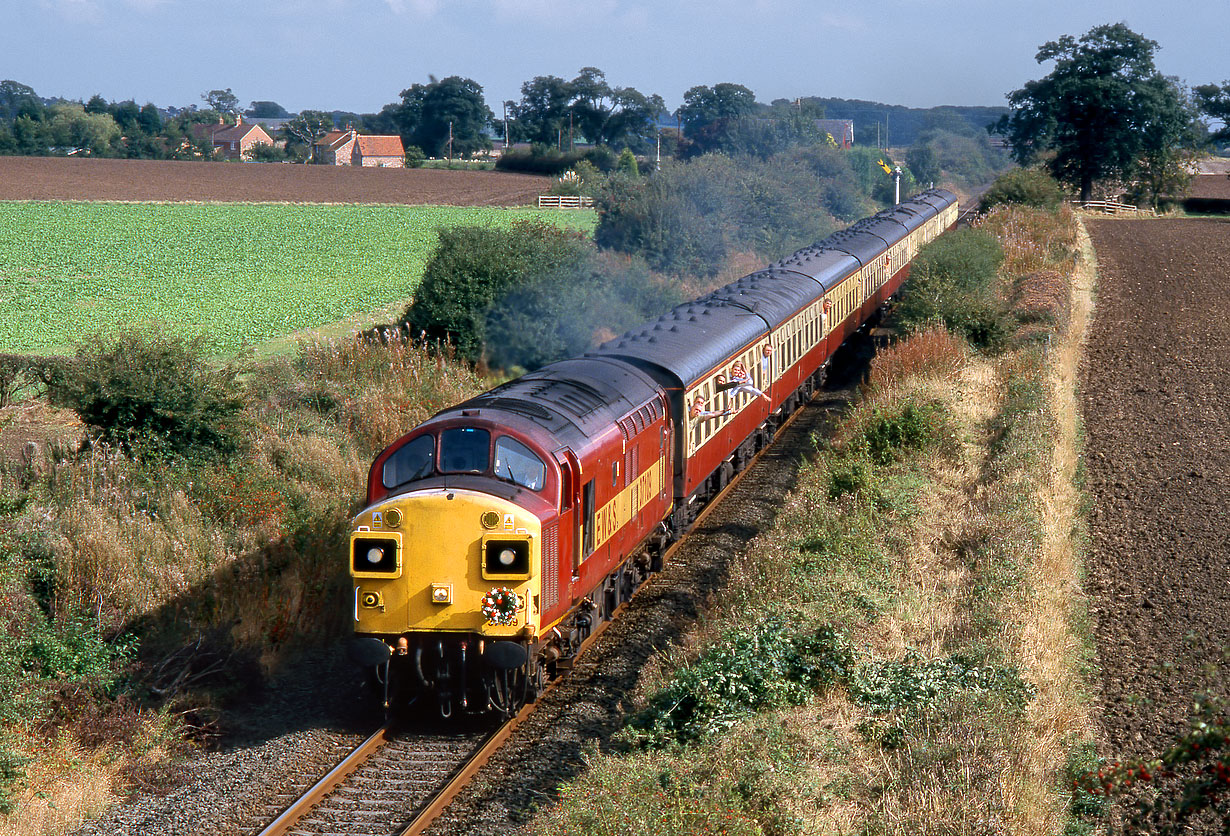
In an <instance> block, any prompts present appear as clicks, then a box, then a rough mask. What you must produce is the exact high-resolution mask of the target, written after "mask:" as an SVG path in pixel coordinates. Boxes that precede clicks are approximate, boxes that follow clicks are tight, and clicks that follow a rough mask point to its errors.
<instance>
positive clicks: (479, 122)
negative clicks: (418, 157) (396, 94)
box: [398, 75, 494, 157]
mask: <svg viewBox="0 0 1230 836" xmlns="http://www.w3.org/2000/svg"><path fill="white" fill-rule="evenodd" d="M430 78H431V81H430V83H428V84H415V85H413V86H412V87H410V88H408V89H406V90H402V91H401V101H402V106H401V111H400V113H399V114H398V121H399V123H400V125H401V136H402V141H403V142H405V143H406V145H408V146H409V145H415V146H418V147H419V148H421V149H423V150H424V151H425V152H427V153H428V154H430V155H432V156H443V155H444V154H446V153H450V152H451V153H453V154H456V155H459V156H462V157H469V156H471V155H472V154H473V153H474V152H475V151H479V150H482V149H485V148H490V147H491V139H490V138H489V137H488V136H487V133H486V130H487V126H488V125H490V124H491V121H492V119H493V118H494V117H493V116H492V113H491V109H490V108H488V107H487V103H486V101H485V100H484V99H483V88H482V85H480V84H479V83H478V82H477V81H474V80H473V79H469V78H462V77H460V76H455V75H453V76H449V77H448V78H444V79H440V80H439V81H437V80H436V79H435V77H434V76H432V77H430ZM450 137H451V141H452V144H451V147H450Z"/></svg>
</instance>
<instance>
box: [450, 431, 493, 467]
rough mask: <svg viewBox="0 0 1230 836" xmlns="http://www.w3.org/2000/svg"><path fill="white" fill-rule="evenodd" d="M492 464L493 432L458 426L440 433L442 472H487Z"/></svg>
mask: <svg viewBox="0 0 1230 836" xmlns="http://www.w3.org/2000/svg"><path fill="white" fill-rule="evenodd" d="M490 464H491V433H489V432H487V431H486V430H480V429H478V428H476V427H458V428H456V429H451V430H445V431H444V432H442V433H440V472H441V473H486V472H487V468H488V467H489V466H490Z"/></svg>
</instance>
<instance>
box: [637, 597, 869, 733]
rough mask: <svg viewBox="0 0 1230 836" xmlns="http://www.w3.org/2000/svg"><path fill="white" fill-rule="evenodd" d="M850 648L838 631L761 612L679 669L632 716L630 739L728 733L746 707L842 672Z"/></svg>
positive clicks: (778, 701)
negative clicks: (795, 624)
mask: <svg viewBox="0 0 1230 836" xmlns="http://www.w3.org/2000/svg"><path fill="white" fill-rule="evenodd" d="M853 661H854V652H853V649H852V648H851V646H850V645H849V642H848V640H847V639H846V638H845V636H844V635H843V634H842V633H840V632H838V631H836V630H834V629H832V628H831V627H823V628H820V629H818V630H815V631H814V632H811V633H809V634H808V633H799V632H796V631H795V630H793V629H790V628H787V627H786V626H785V624H784V622H783V621H782V620H781V619H779V618H773V617H769V618H766V619H763V620H761V621H759V622H758V623H757V624H755V625H753V626H752V627H750V628H746V629H742V630H733V631H731V632H729V633H727V634H726V635H725V636H724V637H723V638H722V639H721V640H720V641H719V642H717V643H716V644H714V645H713V646H711V647H709V648H708V649H707V650H706V651H705V653H704V654H702V656H701V657H700V658H699V659H698V660H697V661H696V663H695V664H693V665H691V666H689V667H687V668H684V669H683V670H681V671H680V672H679V673H678V674H676V676H675V677H674V679H672V680H671V682H670V683H669V684H668V685H667V686H666V687H665V688H664V689H663V690H662V691H660V692H659V693H658V694H656V695H654V696H653V697H652V698H651V699H650V701H649V706H648V707H647V708H646V709H645V711H644V712H642V713H641V714H640V715H638V716H637V717H636V718H634V719H633V721H632V723H631V728H632V729H633V730H635V734H633V735H632V737H633V739H635V740H637V741H638V742H641V743H646V744H650V745H662V744H664V743H667V742H676V743H682V742H686V741H689V740H698V739H702V738H706V737H710V736H712V735H714V734H716V733H719V732H724V731H728V730H729V729H730V728H731V727H732V726H733V725H734V724H735V723H736V722H737V721H738V719H739V717H741V716H743V715H746V714H747V713H748V712H750V711H753V710H761V709H767V708H774V707H779V706H783V705H791V704H799V703H801V702H803V701H804V700H806V699H807V698H808V697H809V696H810V695H811V694H812V693H814V692H815V691H816V690H817V689H819V688H823V687H825V686H827V685H831V684H833V683H834V682H838V681H843V680H844V679H845V678H846V677H848V676H849V672H850V669H851V665H852V664H853Z"/></svg>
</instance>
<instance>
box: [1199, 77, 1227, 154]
mask: <svg viewBox="0 0 1230 836" xmlns="http://www.w3.org/2000/svg"><path fill="white" fill-rule="evenodd" d="M1192 92H1193V93H1194V94H1195V95H1196V106H1197V107H1199V108H1200V110H1201V112H1202V113H1204V115H1205V116H1208V117H1209V118H1211V119H1216V120H1218V121H1220V122H1221V129H1220V130H1218V131H1214V132H1213V134H1212V136H1211V137H1210V138H1211V139H1214V140H1223V139H1230V81H1223V82H1222V83H1221V84H1220V85H1218V84H1201V85H1199V86H1197V87H1193V88H1192Z"/></svg>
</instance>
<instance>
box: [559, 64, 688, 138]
mask: <svg viewBox="0 0 1230 836" xmlns="http://www.w3.org/2000/svg"><path fill="white" fill-rule="evenodd" d="M568 87H569V88H570V90H571V105H570V109H571V111H572V114H573V120H574V122H575V125H576V127H577V129H578V130H580V132H581V133H582V134H583V135H584V136H585V138H586V139H588V140H589V141H590V142H592V143H594V144H595V145H610V146H612V147H615V148H620V147H623V148H628V147H634V148H635V149H636V150H643V149H644V148H645V147H646V146H647V144H648V140H649V138H650V137H652V136H653V135H654V130H655V125H656V124H657V119H658V115H659V114H661V113H662V112H664V111H665V110H666V102H665V101H663V100H662V97H661V96H659V95H657V94H656V93H655V94H654V95H652V96H646V95H644V94H643V93H641V92H640V91H638V90H635V89H633V88H631V87H611V86H610V85H609V84H607V82H606V74H605V73H603V72H602V70H600V69H598V68H597V67H583V68H582V69H581V72H580V73H579V74H578V75H577V77H576V78H574V79H573V80H572V81H571V82H570V83H569V85H568Z"/></svg>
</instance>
